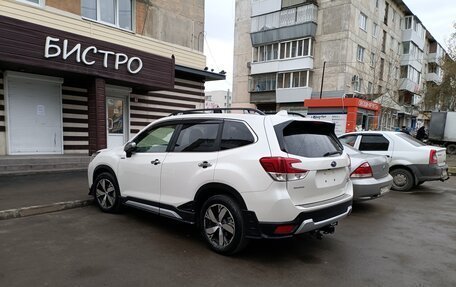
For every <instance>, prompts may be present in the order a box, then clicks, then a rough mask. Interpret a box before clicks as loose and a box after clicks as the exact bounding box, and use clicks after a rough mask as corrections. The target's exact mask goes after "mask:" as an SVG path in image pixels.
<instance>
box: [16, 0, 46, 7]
mask: <svg viewBox="0 0 456 287" xmlns="http://www.w3.org/2000/svg"><path fill="white" fill-rule="evenodd" d="M17 1H19V2H23V3H27V4H32V5H37V6H43V4H44V3H43V1H44V0H17Z"/></svg>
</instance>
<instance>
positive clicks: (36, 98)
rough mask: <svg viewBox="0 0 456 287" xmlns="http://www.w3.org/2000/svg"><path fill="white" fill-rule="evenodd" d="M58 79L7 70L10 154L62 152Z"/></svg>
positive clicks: (59, 84) (59, 86)
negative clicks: (8, 71)
mask: <svg viewBox="0 0 456 287" xmlns="http://www.w3.org/2000/svg"><path fill="white" fill-rule="evenodd" d="M61 83H62V82H61V81H60V80H59V79H54V78H48V77H42V78H41V77H39V76H35V75H27V74H21V73H11V72H10V73H8V74H7V94H8V97H7V101H8V102H7V108H8V141H9V145H8V151H9V154H62V153H63V135H62V134H63V131H62V130H63V129H62V100H61Z"/></svg>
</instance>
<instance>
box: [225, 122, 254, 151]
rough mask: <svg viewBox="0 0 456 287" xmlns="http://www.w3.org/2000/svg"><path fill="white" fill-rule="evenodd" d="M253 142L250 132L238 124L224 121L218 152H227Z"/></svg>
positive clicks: (244, 126)
mask: <svg viewBox="0 0 456 287" xmlns="http://www.w3.org/2000/svg"><path fill="white" fill-rule="evenodd" d="M254 142H255V138H254V137H253V135H252V133H251V132H250V130H249V129H248V128H247V127H246V125H245V124H243V123H240V122H232V121H225V124H224V125H223V132H222V142H221V143H220V150H227V149H232V148H237V147H241V146H245V145H249V144H251V143H254Z"/></svg>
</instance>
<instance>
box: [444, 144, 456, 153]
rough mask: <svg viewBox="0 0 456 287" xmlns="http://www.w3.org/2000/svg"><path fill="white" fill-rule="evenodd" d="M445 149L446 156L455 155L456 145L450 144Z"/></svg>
mask: <svg viewBox="0 0 456 287" xmlns="http://www.w3.org/2000/svg"><path fill="white" fill-rule="evenodd" d="M446 148H447V154H456V144H454V143H451V144H449V145H447V146H446Z"/></svg>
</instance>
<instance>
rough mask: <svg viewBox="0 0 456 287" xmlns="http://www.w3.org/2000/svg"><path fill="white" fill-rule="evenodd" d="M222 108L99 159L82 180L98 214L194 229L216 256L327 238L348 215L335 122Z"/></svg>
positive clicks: (167, 124) (140, 137)
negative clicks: (264, 242) (309, 236)
mask: <svg viewBox="0 0 456 287" xmlns="http://www.w3.org/2000/svg"><path fill="white" fill-rule="evenodd" d="M222 111H224V110H222V109H213V110H210V111H208V110H191V111H186V112H180V113H176V114H173V115H171V116H168V117H165V118H162V119H160V120H157V121H155V122H153V123H152V124H150V125H148V126H147V127H146V128H144V129H143V130H142V131H140V132H139V133H138V134H137V135H136V136H135V137H134V138H133V139H132V140H130V141H129V142H128V143H127V144H126V145H125V146H123V147H119V148H114V149H105V150H101V151H99V152H97V153H96V155H95V156H94V159H93V160H92V162H91V163H90V165H89V169H88V179H89V187H90V192H91V194H93V195H94V198H95V202H96V203H97V205H98V206H99V207H100V209H101V210H103V211H105V212H116V211H118V210H119V209H120V208H121V206H122V205H126V206H130V207H134V208H139V209H142V210H145V211H149V212H153V213H156V214H159V215H162V216H165V217H170V218H173V219H177V220H180V221H183V222H187V223H191V224H196V225H197V226H198V228H199V229H200V231H201V234H202V236H203V238H204V239H205V240H206V241H207V243H208V244H209V246H210V247H211V248H212V249H213V250H214V251H216V252H218V253H222V254H233V253H235V252H238V251H240V250H241V249H242V248H243V247H244V246H245V245H246V243H247V241H248V240H249V239H256V238H284V237H290V236H293V235H296V234H301V233H304V232H309V231H316V232H317V233H319V232H325V233H332V231H333V230H334V225H335V224H336V223H337V222H338V220H340V219H341V218H343V217H346V216H347V215H349V214H350V212H351V209H352V206H351V205H352V197H353V189H352V183H351V182H350V180H349V165H350V160H349V157H348V156H347V155H346V154H345V153H343V148H342V146H341V144H340V142H339V140H338V139H337V137H336V135H335V134H334V124H332V123H329V122H322V121H316V120H311V119H306V118H303V117H302V118H301V117H296V116H291V115H288V114H287V113H286V112H279V113H278V114H276V115H264V114H263V113H261V112H259V111H257V110H252V109H240V111H241V113H239V111H235V110H234V109H232V110H229V111H228V112H229V113H222Z"/></svg>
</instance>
